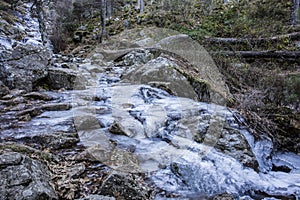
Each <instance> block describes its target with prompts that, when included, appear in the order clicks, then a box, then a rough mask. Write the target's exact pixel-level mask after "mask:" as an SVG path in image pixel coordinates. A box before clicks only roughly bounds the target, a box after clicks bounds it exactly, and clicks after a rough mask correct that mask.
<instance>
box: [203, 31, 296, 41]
mask: <svg viewBox="0 0 300 200" xmlns="http://www.w3.org/2000/svg"><path fill="white" fill-rule="evenodd" d="M285 38H288V39H290V40H297V39H300V32H294V33H289V34H285V35H278V36H274V37H266V38H219V37H216V38H205V39H204V41H205V42H208V43H224V44H257V43H265V42H277V41H280V40H282V39H285Z"/></svg>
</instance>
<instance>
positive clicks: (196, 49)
mask: <svg viewBox="0 0 300 200" xmlns="http://www.w3.org/2000/svg"><path fill="white" fill-rule="evenodd" d="M145 50H148V51H150V52H153V55H149V54H148V55H146V54H145V55H140V53H139V52H140V51H145ZM131 52H135V53H134V54H132V53H131ZM129 54H130V56H129ZM93 55H98V58H99V59H100V58H102V61H103V62H110V61H115V62H117V64H118V65H119V64H120V63H119V62H120V61H122V60H123V63H121V64H122V65H125V66H129V67H132V66H134V67H135V69H136V70H137V71H136V72H137V73H136V74H135V73H134V72H132V73H131V77H134V76H135V77H136V78H139V77H138V76H139V75H141V74H145V73H147V72H145V70H148V71H151V70H152V66H150V65H151V64H148V66H144V65H143V64H145V63H146V65H147V62H148V61H149V60H151V59H153V58H157V57H159V56H163V57H166V58H168V59H169V60H171V61H174V63H176V65H175V64H174V66H175V67H173V70H171V71H173V72H174V71H177V72H174V73H176V74H180V76H181V77H185V79H186V80H187V81H186V82H187V83H188V84H189V85H190V87H191V88H193V91H194V93H195V94H196V95H197V99H198V100H199V101H205V102H213V103H215V104H219V105H226V104H227V103H231V102H232V95H231V94H230V92H229V90H228V88H227V86H226V84H225V82H224V79H223V76H222V74H221V73H220V72H219V70H218V68H217V66H216V65H215V63H214V61H213V59H212V58H211V56H210V55H209V53H208V52H207V51H206V50H205V48H204V47H202V46H201V45H200V44H199V43H197V42H196V41H194V40H192V39H191V38H190V37H188V36H187V35H183V34H179V33H178V32H176V31H172V30H168V29H160V28H154V27H151V28H144V29H133V30H126V31H124V32H122V33H121V34H119V35H116V36H113V37H111V38H110V40H108V41H107V42H105V43H104V44H101V46H100V45H99V46H98V47H96V48H95V49H94V51H93V52H91V54H90V55H89V57H90V58H93ZM128 58H129V59H128ZM99 59H98V60H97V63H101V61H100V60H99ZM155 66H156V65H155ZM138 67H142V69H141V70H139V69H138ZM146 68H147V69H146ZM130 70H131V69H130ZM153 70H154V71H155V70H156V71H157V69H153ZM160 70H161V71H165V69H164V70H162V69H160ZM141 71H143V72H141ZM173 72H172V73H173ZM168 75H170V74H169V73H166V74H165V75H164V78H166V79H167V77H168ZM151 76H152V75H151ZM154 77H155V76H154ZM149 78H150V77H149V76H148V79H149ZM155 78H156V77H155ZM169 78H170V77H169ZM130 81H132V80H130ZM153 81H157V80H153ZM147 82H151V81H150V80H148V81H147ZM165 82H166V81H165ZM134 83H137V81H136V80H134ZM139 83H141V82H139ZM178 90H180V89H179V88H178ZM181 90H182V89H181ZM186 90H188V89H186ZM186 90H185V91H186ZM182 92H183V91H182ZM177 93H178V92H177ZM175 94H176V93H175Z"/></svg>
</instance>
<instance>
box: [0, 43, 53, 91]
mask: <svg viewBox="0 0 300 200" xmlns="http://www.w3.org/2000/svg"><path fill="white" fill-rule="evenodd" d="M51 56H52V55H51V52H50V50H48V49H47V48H45V47H43V46H33V45H30V44H18V45H17V46H16V47H14V49H12V50H10V51H8V55H5V56H4V55H0V58H2V57H4V58H2V59H1V61H2V62H1V63H0V79H1V80H2V82H3V83H4V84H5V85H6V86H7V87H9V88H10V89H14V88H18V89H23V90H26V91H32V89H33V88H34V87H35V85H36V83H37V82H38V81H39V80H41V79H43V78H45V77H46V76H47V73H48V72H47V68H48V65H49V62H50V60H51Z"/></svg>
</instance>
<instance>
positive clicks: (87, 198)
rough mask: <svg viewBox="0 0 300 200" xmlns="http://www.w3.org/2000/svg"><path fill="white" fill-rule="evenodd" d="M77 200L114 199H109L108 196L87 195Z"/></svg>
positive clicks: (111, 199)
mask: <svg viewBox="0 0 300 200" xmlns="http://www.w3.org/2000/svg"><path fill="white" fill-rule="evenodd" d="M78 200H115V198H114V197H109V196H103V195H96V194H95V195H89V196H87V197H85V198H81V199H78Z"/></svg>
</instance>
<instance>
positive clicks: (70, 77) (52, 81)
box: [46, 68, 85, 90]
mask: <svg viewBox="0 0 300 200" xmlns="http://www.w3.org/2000/svg"><path fill="white" fill-rule="evenodd" d="M46 82H47V83H48V86H49V88H51V89H55V90H59V89H66V90H71V89H85V83H84V82H85V81H84V78H83V77H82V76H80V75H79V72H78V71H76V70H72V69H65V68H50V69H49V74H48V76H47V79H46Z"/></svg>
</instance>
